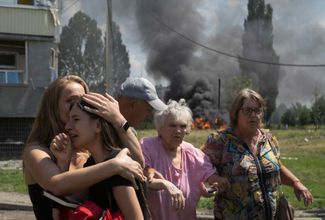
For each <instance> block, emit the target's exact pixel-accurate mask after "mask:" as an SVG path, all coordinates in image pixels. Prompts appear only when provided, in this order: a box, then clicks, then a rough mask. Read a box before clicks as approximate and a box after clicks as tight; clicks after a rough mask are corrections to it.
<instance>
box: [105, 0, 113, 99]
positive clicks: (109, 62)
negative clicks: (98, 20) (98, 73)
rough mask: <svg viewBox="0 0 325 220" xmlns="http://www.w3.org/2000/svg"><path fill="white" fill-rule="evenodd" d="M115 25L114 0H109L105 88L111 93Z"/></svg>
mask: <svg viewBox="0 0 325 220" xmlns="http://www.w3.org/2000/svg"><path fill="white" fill-rule="evenodd" d="M112 30H113V27H112V0H107V22H106V51H105V53H106V77H105V90H106V92H108V93H111V92H113V91H111V90H112V88H113V87H112V86H111V88H110V86H109V85H110V83H111V82H113V80H112V79H113V32H112Z"/></svg>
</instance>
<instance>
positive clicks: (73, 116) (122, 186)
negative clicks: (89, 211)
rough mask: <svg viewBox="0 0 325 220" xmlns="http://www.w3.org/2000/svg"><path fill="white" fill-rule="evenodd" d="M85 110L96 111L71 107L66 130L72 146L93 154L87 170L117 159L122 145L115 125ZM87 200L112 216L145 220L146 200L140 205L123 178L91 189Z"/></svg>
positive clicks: (134, 192) (113, 178)
mask: <svg viewBox="0 0 325 220" xmlns="http://www.w3.org/2000/svg"><path fill="white" fill-rule="evenodd" d="M85 107H86V108H87V107H88V108H94V107H92V106H91V105H90V104H88V103H87V102H85V101H80V102H78V103H75V104H73V105H72V107H71V111H70V119H69V121H68V123H67V124H66V127H65V128H66V130H67V132H68V135H69V137H70V139H71V142H72V145H73V146H74V147H75V148H85V149H87V150H88V151H89V153H90V154H91V156H90V157H89V159H88V160H87V162H86V164H85V167H87V166H92V165H94V164H97V163H100V162H103V161H105V160H109V159H112V158H114V157H115V156H116V154H117V153H118V152H119V151H120V150H121V148H120V147H119V146H121V143H120V139H119V138H118V136H117V134H116V131H115V129H114V128H113V127H112V125H111V124H110V123H108V122H107V121H106V120H104V119H103V118H101V117H99V116H98V115H95V114H92V113H89V112H86V111H85V110H84V109H85ZM88 200H91V201H93V202H95V203H96V204H97V205H98V206H100V207H101V208H103V209H107V208H109V209H110V211H111V212H113V213H114V212H116V211H117V210H120V211H121V213H122V215H123V216H124V218H125V219H135V220H137V219H144V214H143V212H142V211H141V210H142V209H141V205H140V203H141V204H144V196H143V197H142V198H141V199H140V200H141V201H140V202H139V200H138V198H137V194H136V191H135V189H134V188H133V187H132V183H131V182H130V181H128V180H126V179H124V178H122V177H121V176H118V175H116V176H113V177H110V178H108V179H106V180H104V181H101V182H99V183H97V184H95V185H93V186H91V187H90V188H89V196H88ZM110 201H111V202H110ZM142 207H145V206H143V205H142Z"/></svg>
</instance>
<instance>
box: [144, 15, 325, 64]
mask: <svg viewBox="0 0 325 220" xmlns="http://www.w3.org/2000/svg"><path fill="white" fill-rule="evenodd" d="M150 14H151V16H152V17H153V18H154V19H155V20H156V21H157V22H158V23H159V24H160V25H162V26H164V27H165V28H167V29H168V30H169V31H172V32H174V33H176V34H177V35H179V36H180V37H182V38H183V39H185V40H187V41H189V42H191V43H193V44H195V45H197V46H200V47H202V48H204V49H206V50H209V51H212V52H215V53H218V54H221V55H223V56H227V57H231V58H235V59H238V60H244V61H248V62H253V63H262V64H268V65H275V66H290V67H325V64H293V63H275V62H270V61H263V60H256V59H252V58H246V57H241V56H236V55H233V54H230V53H226V52H223V51H220V50H217V49H214V48H211V47H208V46H206V45H204V44H203V43H200V42H198V41H195V40H193V39H191V38H189V37H187V36H186V35H184V34H182V33H180V32H178V31H177V30H175V29H174V28H172V27H171V26H169V25H167V24H166V23H164V22H163V21H161V20H160V19H159V18H158V17H157V16H155V15H153V14H152V13H150Z"/></svg>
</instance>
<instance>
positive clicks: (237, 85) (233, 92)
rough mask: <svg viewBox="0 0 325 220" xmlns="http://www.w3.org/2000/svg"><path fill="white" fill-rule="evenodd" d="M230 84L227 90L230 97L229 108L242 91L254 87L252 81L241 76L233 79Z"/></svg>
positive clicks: (245, 76)
mask: <svg viewBox="0 0 325 220" xmlns="http://www.w3.org/2000/svg"><path fill="white" fill-rule="evenodd" d="M228 84H229V86H228V87H227V89H226V93H227V96H228V101H227V106H229V105H230V104H231V103H232V101H233V100H234V99H235V97H236V96H237V94H238V93H239V92H240V90H242V89H244V88H251V87H252V79H251V78H250V77H248V76H247V75H242V74H240V75H236V76H234V77H233V78H231V80H230V82H228Z"/></svg>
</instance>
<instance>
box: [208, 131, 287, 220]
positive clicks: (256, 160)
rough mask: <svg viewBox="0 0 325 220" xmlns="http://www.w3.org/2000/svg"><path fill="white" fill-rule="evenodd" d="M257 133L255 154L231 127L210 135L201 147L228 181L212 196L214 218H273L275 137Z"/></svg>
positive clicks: (276, 179) (277, 156) (277, 180)
mask: <svg viewBox="0 0 325 220" xmlns="http://www.w3.org/2000/svg"><path fill="white" fill-rule="evenodd" d="M261 132H262V138H261V139H260V140H259V143H258V145H257V146H258V148H257V149H258V152H257V154H256V155H253V154H252V153H251V152H250V150H249V148H248V146H247V144H245V143H244V142H242V141H241V140H240V139H239V138H238V137H236V136H235V134H234V133H233V129H231V128H229V129H227V130H225V131H222V132H218V133H217V134H211V135H210V136H209V137H208V140H207V142H206V143H205V145H204V146H203V148H202V150H203V151H204V152H205V153H206V154H207V155H208V156H209V158H210V160H211V162H212V164H213V165H214V166H215V167H216V169H217V171H218V173H219V175H220V176H222V177H226V178H227V179H228V181H229V182H230V184H231V187H230V188H228V189H227V190H226V191H225V192H223V193H222V194H217V195H216V197H215V206H214V216H215V219H263V220H264V219H274V216H275V211H276V198H277V190H278V186H279V185H280V183H281V180H280V167H281V165H280V152H279V149H278V142H277V140H276V139H275V137H274V136H272V134H271V133H269V132H268V130H264V129H262V130H261Z"/></svg>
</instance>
